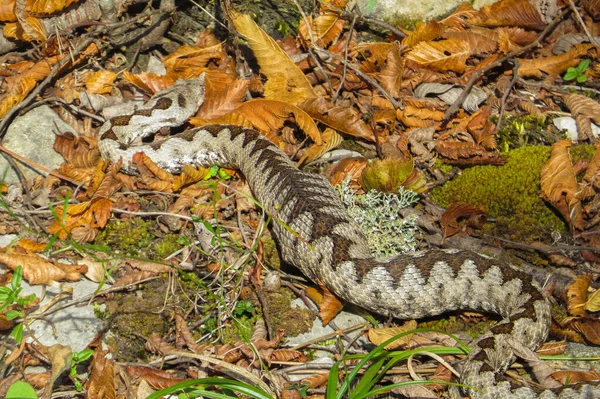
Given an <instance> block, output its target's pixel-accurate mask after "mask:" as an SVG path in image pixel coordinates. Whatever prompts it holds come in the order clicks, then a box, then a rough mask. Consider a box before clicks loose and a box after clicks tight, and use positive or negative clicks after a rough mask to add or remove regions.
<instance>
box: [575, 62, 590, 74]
mask: <svg viewBox="0 0 600 399" xmlns="http://www.w3.org/2000/svg"><path fill="white" fill-rule="evenodd" d="M589 66H590V60H588V59H585V60H583V61H581V62H580V63H579V65H577V68H576V69H577V72H579V75H581V74H583V73H584V72H585V70H586V69H588V67H589Z"/></svg>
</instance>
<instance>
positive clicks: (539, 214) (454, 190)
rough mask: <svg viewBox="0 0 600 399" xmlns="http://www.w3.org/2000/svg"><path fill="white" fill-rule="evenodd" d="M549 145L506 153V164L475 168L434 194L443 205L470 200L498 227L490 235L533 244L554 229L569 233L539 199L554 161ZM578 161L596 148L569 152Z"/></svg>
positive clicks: (487, 228)
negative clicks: (544, 176) (545, 170)
mask: <svg viewBox="0 0 600 399" xmlns="http://www.w3.org/2000/svg"><path fill="white" fill-rule="evenodd" d="M550 152H551V147H549V146H524V147H521V148H518V149H515V150H512V151H509V152H508V154H507V155H508V162H507V163H506V164H505V165H502V166H493V165H485V166H475V167H472V168H469V169H466V170H464V171H463V173H462V175H460V176H458V177H456V178H455V179H454V180H452V181H450V182H448V183H446V184H445V185H444V186H442V187H439V188H436V189H434V190H433V191H432V193H431V196H432V198H433V200H434V201H435V202H436V203H438V204H439V205H441V206H443V207H448V206H450V205H452V204H453V203H455V202H468V203H470V204H472V205H475V206H482V207H484V208H485V210H486V212H487V215H488V216H489V217H491V218H495V219H496V221H495V223H489V224H487V225H486V226H485V227H484V230H485V231H487V232H488V233H491V234H494V235H498V236H503V237H510V238H512V239H514V240H519V241H525V242H531V241H534V240H540V239H542V240H543V239H545V238H550V237H549V235H550V233H551V232H553V231H557V232H560V233H566V232H567V226H566V224H565V223H564V221H563V220H562V219H561V218H560V216H558V215H557V214H556V213H555V211H554V210H553V209H552V208H551V207H550V206H548V205H547V204H546V203H545V202H544V201H543V200H542V199H541V198H540V172H541V170H542V167H543V166H544V164H545V163H546V161H548V159H549V158H550ZM571 154H572V158H573V160H574V161H576V160H577V159H580V158H588V159H590V158H591V154H593V146H578V147H574V148H573V149H572V151H571Z"/></svg>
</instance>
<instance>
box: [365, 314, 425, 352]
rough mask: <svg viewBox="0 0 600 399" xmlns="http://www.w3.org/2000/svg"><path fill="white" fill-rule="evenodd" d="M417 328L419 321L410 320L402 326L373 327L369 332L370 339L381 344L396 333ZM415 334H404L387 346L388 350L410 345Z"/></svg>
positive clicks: (376, 343)
mask: <svg viewBox="0 0 600 399" xmlns="http://www.w3.org/2000/svg"><path fill="white" fill-rule="evenodd" d="M416 328H417V322H416V321H415V320H410V321H407V322H406V323H404V324H403V325H402V326H400V327H394V328H372V329H370V330H369V332H368V336H369V341H371V342H372V343H373V344H375V345H380V344H382V343H384V342H385V341H387V340H388V339H390V338H392V337H393V336H395V335H398V334H401V333H404V332H407V331H410V330H414V329H416ZM412 335H413V334H408V335H404V336H402V337H400V338H398V339H396V340H394V341H392V342H391V343H389V344H387V345H386V346H385V349H386V350H394V349H397V348H400V347H403V346H408V345H409V343H410V341H411V339H412Z"/></svg>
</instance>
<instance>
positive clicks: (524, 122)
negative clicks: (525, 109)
mask: <svg viewBox="0 0 600 399" xmlns="http://www.w3.org/2000/svg"><path fill="white" fill-rule="evenodd" d="M496 119H497V118H496ZM494 123H496V122H494ZM548 123H549V121H548V120H546V119H543V118H538V117H536V116H533V115H525V116H523V115H507V116H506V118H505V119H503V121H502V125H501V126H500V129H499V130H498V133H497V135H496V140H497V142H498V148H499V149H500V151H502V152H506V151H508V150H512V149H515V148H519V147H522V146H525V145H536V144H542V145H545V144H548V143H551V142H552V138H551V137H550V136H549V134H548V133H547V131H546V128H547V127H548Z"/></svg>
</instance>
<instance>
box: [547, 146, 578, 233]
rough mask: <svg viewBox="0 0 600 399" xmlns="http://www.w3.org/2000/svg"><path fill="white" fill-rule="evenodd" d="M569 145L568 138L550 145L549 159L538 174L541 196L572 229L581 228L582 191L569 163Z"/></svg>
mask: <svg viewBox="0 0 600 399" xmlns="http://www.w3.org/2000/svg"><path fill="white" fill-rule="evenodd" d="M569 147H571V142H570V141H568V140H562V141H559V142H557V143H555V144H554V145H553V146H552V154H551V156H550V159H549V160H548V162H547V163H546V165H544V167H543V168H542V172H541V174H540V185H541V191H542V194H541V197H542V198H543V199H544V200H546V201H548V202H549V203H551V204H552V206H554V207H555V208H556V209H557V210H558V211H559V212H560V213H561V214H562V216H563V218H564V219H565V220H566V221H567V222H568V223H569V226H571V229H572V230H573V229H577V230H583V227H584V225H583V209H582V207H581V201H580V198H581V195H582V193H581V192H580V189H579V186H578V184H577V177H576V176H575V171H574V170H573V165H572V163H571V156H570V155H569Z"/></svg>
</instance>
